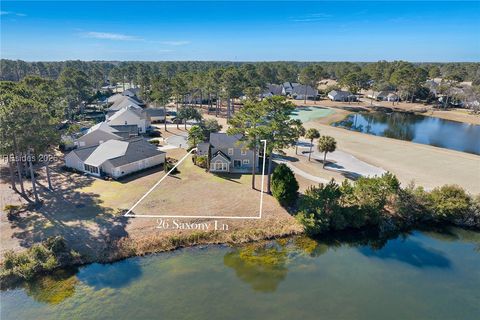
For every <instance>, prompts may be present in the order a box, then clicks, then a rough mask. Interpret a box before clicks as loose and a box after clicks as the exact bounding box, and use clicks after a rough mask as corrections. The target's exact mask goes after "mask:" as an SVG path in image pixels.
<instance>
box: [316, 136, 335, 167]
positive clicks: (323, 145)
mask: <svg viewBox="0 0 480 320" xmlns="http://www.w3.org/2000/svg"><path fill="white" fill-rule="evenodd" d="M336 148H337V141H335V139H334V138H333V137H330V136H323V137H321V138H320V139H319V140H318V151H319V152H324V156H323V167H324V168H325V163H326V161H327V153H328V152H333V151H335V149H336Z"/></svg>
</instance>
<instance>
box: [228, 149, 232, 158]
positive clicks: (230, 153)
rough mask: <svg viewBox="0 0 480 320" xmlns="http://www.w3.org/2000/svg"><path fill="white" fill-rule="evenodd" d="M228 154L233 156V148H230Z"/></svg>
mask: <svg viewBox="0 0 480 320" xmlns="http://www.w3.org/2000/svg"><path fill="white" fill-rule="evenodd" d="M228 155H229V156H232V155H233V148H228Z"/></svg>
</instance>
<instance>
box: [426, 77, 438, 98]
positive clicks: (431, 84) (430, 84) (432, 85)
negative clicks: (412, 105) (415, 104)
mask: <svg viewBox="0 0 480 320" xmlns="http://www.w3.org/2000/svg"><path fill="white" fill-rule="evenodd" d="M439 86H440V82H437V81H435V80H434V79H429V80H427V81H425V87H427V88H428V89H429V90H430V92H431V93H432V94H433V96H434V97H436V96H437V95H438V89H439Z"/></svg>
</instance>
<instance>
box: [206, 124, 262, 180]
mask: <svg viewBox="0 0 480 320" xmlns="http://www.w3.org/2000/svg"><path fill="white" fill-rule="evenodd" d="M241 138H242V135H233V136H230V135H227V134H226V133H211V134H210V141H209V142H204V143H199V144H198V145H197V155H199V156H207V158H208V164H209V165H208V168H209V171H210V172H230V173H249V172H252V167H253V159H254V158H253V156H254V153H253V151H252V150H249V149H247V148H245V147H244V146H245V144H244V143H243V142H242V141H241ZM258 168H259V164H258V152H257V153H256V154H255V171H257V172H258Z"/></svg>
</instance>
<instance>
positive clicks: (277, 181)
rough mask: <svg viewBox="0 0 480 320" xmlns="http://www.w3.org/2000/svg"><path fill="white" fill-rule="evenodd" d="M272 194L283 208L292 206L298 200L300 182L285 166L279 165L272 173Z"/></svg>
mask: <svg viewBox="0 0 480 320" xmlns="http://www.w3.org/2000/svg"><path fill="white" fill-rule="evenodd" d="M271 183H272V194H273V196H274V197H275V199H277V200H278V202H279V203H280V204H281V205H282V206H292V205H294V204H295V202H296V200H297V198H298V182H297V179H295V175H294V174H293V172H292V170H290V168H289V167H287V165H285V164H283V163H282V164H280V165H278V166H277V167H276V168H275V170H273V173H272V182H271Z"/></svg>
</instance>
